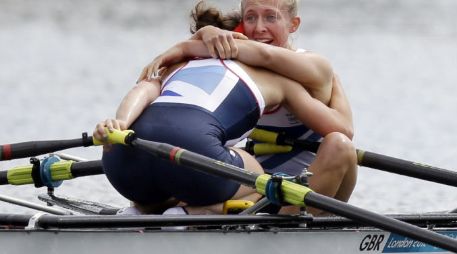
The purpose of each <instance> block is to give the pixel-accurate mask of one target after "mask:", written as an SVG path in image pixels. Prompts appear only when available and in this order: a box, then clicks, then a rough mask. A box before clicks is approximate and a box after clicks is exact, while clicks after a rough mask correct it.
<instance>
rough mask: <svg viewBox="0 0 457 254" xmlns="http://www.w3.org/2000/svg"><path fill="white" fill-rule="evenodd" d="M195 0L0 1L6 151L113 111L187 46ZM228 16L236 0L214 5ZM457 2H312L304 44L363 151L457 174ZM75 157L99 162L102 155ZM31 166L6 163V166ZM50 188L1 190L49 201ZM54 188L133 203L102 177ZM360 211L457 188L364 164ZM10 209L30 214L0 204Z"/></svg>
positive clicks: (442, 205)
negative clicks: (163, 58)
mask: <svg viewBox="0 0 457 254" xmlns="http://www.w3.org/2000/svg"><path fill="white" fill-rule="evenodd" d="M195 3H196V1H190V0H185V1H182V0H167V1H162V0H160V1H159V0H155V1H152V0H149V1H146V0H123V1H120V0H117V1H108V0H99V1H89V0H81V1H71V0H59V1H57V0H55V1H54V0H41V1H31V0H0V122H1V125H0V126H1V127H0V144H5V143H15V142H22V141H29V140H46V139H67V138H68V139H70V138H77V137H79V136H80V135H81V133H82V132H85V131H87V132H89V133H91V131H92V129H93V127H94V125H95V124H96V123H97V122H98V121H99V120H101V119H105V118H106V117H111V116H113V115H114V112H115V109H116V107H117V105H118V103H119V102H120V100H121V98H122V96H123V95H124V94H125V93H126V92H127V91H128V89H129V88H130V87H131V86H132V85H133V84H134V82H135V80H136V78H137V76H138V75H139V73H140V71H141V69H142V67H144V66H145V65H146V64H147V63H149V62H150V61H151V60H152V59H153V57H154V56H155V55H157V54H159V53H160V52H162V51H163V50H165V49H167V48H168V47H169V46H171V45H172V44H174V43H176V42H178V41H181V40H184V39H187V38H188V37H189V36H190V33H189V25H188V24H189V11H190V9H191V7H192V6H193V5H194V4H195ZM211 3H214V4H216V5H218V6H221V7H222V8H223V9H225V10H232V9H234V8H236V7H237V5H238V1H222V0H219V1H211ZM456 9H457V2H456V1H454V0H434V1H428V0H402V1H396V0H370V1H363V0H302V1H301V7H300V14H301V15H302V26H301V29H300V31H299V32H298V33H296V34H295V35H294V38H293V42H294V44H295V45H297V46H298V47H302V48H307V49H312V50H314V51H317V52H319V53H321V54H322V55H324V56H326V57H327V58H329V59H330V60H331V62H332V64H333V66H334V69H335V70H336V72H337V73H338V74H339V75H340V77H341V79H342V82H343V85H344V87H345V90H346V93H347V95H348V97H349V99H350V101H351V104H352V108H353V114H354V121H355V126H356V136H355V139H354V142H355V144H356V146H357V147H358V148H361V149H363V150H367V151H373V152H377V153H382V154H386V155H390V156H394V157H398V158H403V159H408V160H412V161H417V162H423V163H427V164H430V165H434V166H438V167H442V168H447V169H451V170H454V169H456V168H457V119H456V117H455V116H456V111H457V100H456V99H455V97H456V96H457V71H456V70H457V46H456V45H457V44H456V41H457V28H456V26H455V24H457V17H456V16H455V15H454V12H455V10H456ZM65 152H66V153H69V154H73V155H76V156H80V157H84V158H87V159H91V160H95V159H99V158H100V155H101V149H100V148H94V147H92V148H78V149H70V150H67V151H65ZM23 164H28V159H21V160H14V161H7V162H0V170H6V169H9V168H11V167H13V166H17V165H23ZM45 191H46V190H45V189H44V188H41V189H36V188H34V187H33V186H0V194H2V195H9V196H14V197H17V198H22V199H25V200H28V201H33V202H39V201H38V200H37V199H36V195H37V194H39V193H44V192H45ZM56 192H57V193H58V194H59V193H60V194H64V195H68V196H72V197H76V198H86V199H89V200H93V201H100V202H104V203H109V204H112V205H118V206H125V205H127V203H128V202H127V201H126V200H125V199H124V198H122V197H121V196H120V195H119V194H117V193H116V192H115V191H114V189H113V188H112V187H111V186H110V185H109V183H108V182H107V181H106V179H105V177H104V176H92V177H84V178H78V179H75V180H71V181H66V182H64V183H63V185H62V186H61V187H59V188H58V189H57V190H56ZM350 203H351V204H354V205H357V206H360V207H362V208H366V209H370V210H372V211H376V212H383V213H401V212H427V211H441V210H450V209H454V208H456V207H457V189H455V188H453V187H447V186H442V185H439V184H435V183H428V182H425V181H422V180H416V179H413V178H408V177H403V176H399V175H394V174H390V173H385V172H380V171H377V170H373V169H369V168H359V180H358V184H357V187H356V189H355V191H354V194H353V196H352V198H351V200H350ZM0 212H2V213H5V212H26V213H31V212H33V211H32V210H29V209H26V208H21V207H18V206H14V205H10V204H7V203H3V202H2V203H0Z"/></svg>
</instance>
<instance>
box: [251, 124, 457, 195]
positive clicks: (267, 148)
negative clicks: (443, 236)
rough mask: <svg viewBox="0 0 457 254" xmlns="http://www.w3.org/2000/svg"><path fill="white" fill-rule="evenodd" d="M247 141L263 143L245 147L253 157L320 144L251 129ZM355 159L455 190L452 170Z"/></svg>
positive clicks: (361, 154) (362, 154)
mask: <svg viewBox="0 0 457 254" xmlns="http://www.w3.org/2000/svg"><path fill="white" fill-rule="evenodd" d="M250 138H252V139H253V140H256V141H259V142H265V143H267V144H262V143H259V144H255V143H253V144H251V146H247V150H248V152H251V153H254V154H257V155H261V154H272V153H282V152H289V151H291V150H292V149H294V148H295V149H304V150H307V151H311V152H317V149H318V148H319V145H320V142H308V141H304V140H296V139H293V138H290V137H287V136H285V135H284V134H281V133H276V132H272V131H266V130H262V129H255V130H254V131H253V132H252V133H251V135H250ZM357 157H358V164H359V165H360V166H365V167H369V168H374V169H379V170H383V171H387V172H391V173H395V174H399V175H405V176H410V177H414V178H418V179H422V180H426V181H431V182H436V183H441V184H446V185H450V186H454V187H457V172H455V171H452V170H447V169H442V168H437V167H433V166H430V165H426V164H423V163H418V162H413V161H407V160H403V159H398V158H394V157H390V156H386V155H382V154H377V153H373V152H368V151H364V150H361V149H357Z"/></svg>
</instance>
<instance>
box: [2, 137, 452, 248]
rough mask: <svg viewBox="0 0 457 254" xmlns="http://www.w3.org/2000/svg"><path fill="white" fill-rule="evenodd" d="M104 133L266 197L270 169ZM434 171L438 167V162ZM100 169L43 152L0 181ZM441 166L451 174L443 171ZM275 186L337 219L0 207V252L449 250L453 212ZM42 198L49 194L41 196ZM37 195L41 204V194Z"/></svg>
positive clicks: (290, 199) (87, 141)
mask: <svg viewBox="0 0 457 254" xmlns="http://www.w3.org/2000/svg"><path fill="white" fill-rule="evenodd" d="M110 135H112V136H109V137H108V138H109V140H110V141H111V142H113V143H119V144H124V145H132V146H135V147H138V148H140V149H143V150H145V151H147V152H149V153H151V154H152V155H153V156H158V157H161V158H167V159H170V160H172V161H173V162H175V163H180V164H181V165H185V166H187V167H189V168H192V169H194V170H199V171H203V172H205V173H209V174H214V175H217V176H220V177H226V178H229V179H232V180H235V181H238V182H240V183H241V184H244V185H247V186H250V187H253V188H255V189H256V190H257V192H259V193H260V194H262V195H266V196H267V197H268V196H269V195H270V196H271V193H270V194H269V193H268V192H269V191H271V190H269V189H271V188H270V187H268V185H269V184H270V183H271V182H272V181H274V179H273V177H272V176H270V175H266V174H264V175H258V174H254V173H251V172H247V171H245V170H242V169H240V168H237V167H234V166H231V165H227V164H224V163H222V162H220V161H216V160H213V159H211V158H207V157H204V156H202V155H199V154H196V153H192V152H190V151H187V150H184V149H181V148H178V147H173V146H171V145H169V144H164V143H157V142H153V141H147V140H142V139H140V138H137V137H135V136H134V135H133V133H132V132H131V131H126V132H117V131H115V132H113V133H112V134H110ZM95 142H96V140H91V138H90V137H87V136H84V135H83V139H82V142H81V140H79V139H78V140H71V141H70V142H67V141H59V142H44V143H40V144H44V145H45V146H49V145H50V146H51V148H49V147H45V148H43V149H42V150H40V151H37V150H36V149H35V150H34V151H32V152H33V153H43V152H44V151H46V152H49V151H48V150H57V148H55V147H56V143H58V144H57V147H58V149H63V148H62V147H68V146H72V147H74V146H81V145H84V146H88V145H93V144H95ZM36 144H37V143H36V142H32V143H27V144H24V143H23V144H15V145H7V146H2V150H3V157H4V158H6V157H8V158H14V157H18V156H24V155H23V154H22V153H23V151H24V147H26V146H33V147H34V148H36ZM53 146H54V147H53ZM32 150H33V149H32ZM5 151H7V153H5ZM19 151H20V153H19ZM5 155H6V156H5ZM178 155H179V156H178ZM28 156H30V154H29V155H28ZM436 170H437V171H438V172H443V170H441V169H436ZM101 173H102V170H100V161H85V162H73V161H65V160H64V161H59V160H58V159H53V158H47V159H45V160H43V162H41V163H40V162H38V161H36V160H35V161H34V162H33V163H32V165H27V166H24V167H17V168H14V169H12V170H9V171H8V172H6V171H3V172H0V184H13V185H20V184H31V183H33V184H35V186H36V187H43V186H47V187H48V189H49V190H50V189H53V188H54V187H56V186H58V185H59V184H60V183H59V181H62V180H68V179H72V178H75V177H79V176H86V175H93V174H101ZM445 173H446V174H451V172H450V171H449V172H447V171H446V172H445ZM452 176H455V175H454V174H452ZM276 184H277V183H276ZM276 188H280V190H281V193H282V198H283V201H284V202H287V203H289V204H293V205H299V206H305V205H310V206H313V207H316V208H319V209H322V210H325V211H328V212H330V213H333V214H336V215H338V216H332V217H316V218H314V217H311V216H309V215H306V214H302V215H296V216H279V215H270V214H238V215H211V216H210V215H199V216H197V215H193V216H190V215H187V216H170V215H137V216H119V215H114V212H113V209H111V211H112V212H107V213H104V214H105V215H100V214H103V213H102V212H96V213H95V214H98V215H74V214H72V215H68V214H67V215H50V214H43V213H37V214H35V215H24V214H0V226H1V227H2V229H1V230H0V234H1V237H0V246H2V248H0V249H2V250H4V251H5V253H25V252H26V251H28V252H31V251H33V252H40V253H41V252H43V253H44V252H46V253H57V252H58V253H76V252H77V253H81V252H95V251H98V252H108V251H109V252H111V253H126V252H130V253H144V252H145V251H150V250H152V251H156V250H159V251H160V253H183V252H184V253H197V252H198V253H202V252H203V253H212V252H219V253H228V252H230V253H232V252H234V251H235V252H254V253H273V252H274V253H278V252H280V253H283V252H284V253H285V252H289V251H290V252H292V251H293V252H298V253H406V252H407V253H436V252H440V253H456V252H457V214H455V213H434V214H417V215H414V214H409V215H381V214H377V213H373V212H370V211H367V210H364V209H360V208H358V207H354V206H351V205H349V204H346V203H343V202H340V201H337V200H334V199H331V198H328V197H325V196H323V195H320V194H318V193H314V192H313V191H312V190H310V189H309V188H307V187H306V186H303V185H301V184H298V183H294V182H291V181H289V180H288V179H282V180H281V181H280V184H279V185H278V186H277V187H276ZM273 194H275V193H273ZM52 195H53V194H52V193H51V196H52ZM268 199H269V200H270V201H271V199H270V198H268ZM51 200H53V201H55V200H57V199H55V198H53V197H51ZM46 202H47V203H50V202H49V199H48V200H47V201H46ZM51 203H52V202H51ZM79 203H81V202H79ZM84 203H87V202H82V204H83V205H81V204H79V205H78V202H76V206H79V209H80V210H78V211H79V212H81V211H83V210H87V206H85V204H84ZM61 207H63V208H67V207H65V206H61ZM43 210H46V209H43ZM101 210H103V211H105V212H106V211H108V210H109V209H108V210H106V209H103V207H102V209H101ZM101 210H100V211H101ZM115 210H116V209H114V211H115ZM59 214H65V213H59ZM107 214H108V215H107ZM339 216H341V217H339ZM183 227H184V228H183ZM178 229H179V230H178Z"/></svg>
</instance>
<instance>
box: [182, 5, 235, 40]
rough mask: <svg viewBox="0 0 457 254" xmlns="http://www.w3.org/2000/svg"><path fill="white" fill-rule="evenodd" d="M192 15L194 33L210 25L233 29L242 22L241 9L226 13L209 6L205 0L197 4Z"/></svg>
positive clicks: (191, 27) (191, 29) (192, 30)
mask: <svg viewBox="0 0 457 254" xmlns="http://www.w3.org/2000/svg"><path fill="white" fill-rule="evenodd" d="M190 17H191V18H192V21H191V25H190V32H191V33H192V34H194V33H196V32H197V31H198V30H199V29H200V28H202V27H204V26H208V25H211V26H215V27H218V28H221V29H224V30H230V31H232V30H233V29H234V28H235V27H236V26H237V25H238V24H239V23H240V22H241V13H240V12H239V11H233V12H230V13H227V14H225V15H224V14H223V13H222V12H221V11H220V10H219V9H217V8H215V7H212V6H207V4H206V3H205V1H200V2H198V3H197V5H195V7H194V9H193V10H192V12H191V14H190Z"/></svg>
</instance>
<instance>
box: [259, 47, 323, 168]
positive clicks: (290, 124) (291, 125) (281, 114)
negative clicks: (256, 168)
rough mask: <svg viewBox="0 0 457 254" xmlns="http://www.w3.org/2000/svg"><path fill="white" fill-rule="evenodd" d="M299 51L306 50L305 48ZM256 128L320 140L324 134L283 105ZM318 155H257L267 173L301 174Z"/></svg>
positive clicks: (306, 152) (298, 137) (302, 138)
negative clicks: (304, 123) (307, 124)
mask: <svg viewBox="0 0 457 254" xmlns="http://www.w3.org/2000/svg"><path fill="white" fill-rule="evenodd" d="M297 52H305V50H303V49H299V50H297ZM256 128H259V129H265V130H269V131H274V132H278V133H281V132H282V133H285V134H286V135H287V136H289V137H292V138H295V139H300V140H307V141H320V140H321V139H322V136H321V135H320V134H318V133H315V132H314V131H313V130H311V129H310V128H308V127H307V126H305V125H303V124H302V123H301V122H300V121H299V120H298V119H297V118H296V117H295V116H294V115H293V114H292V113H290V112H289V111H288V110H287V109H286V108H285V107H283V106H281V107H279V108H278V109H276V110H274V111H273V112H267V113H265V114H264V115H262V117H261V118H260V120H259V122H258V123H257V126H256ZM315 157H316V155H315V154H314V153H312V152H308V151H299V150H298V151H295V150H294V151H291V152H288V153H282V154H274V155H262V156H257V157H256V159H257V161H258V162H259V163H260V164H261V165H262V167H263V169H264V170H265V172H267V173H270V174H272V173H276V172H282V173H286V174H289V175H299V174H300V173H301V172H302V171H303V170H304V169H305V168H307V167H308V166H309V165H310V163H311V162H312V161H313V160H314V158H315Z"/></svg>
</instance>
